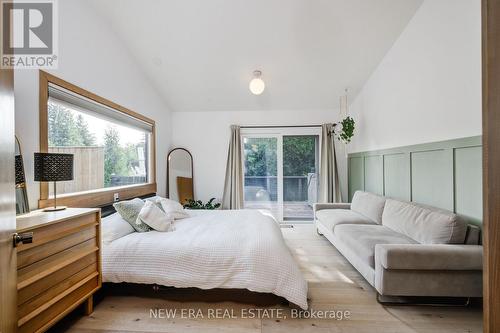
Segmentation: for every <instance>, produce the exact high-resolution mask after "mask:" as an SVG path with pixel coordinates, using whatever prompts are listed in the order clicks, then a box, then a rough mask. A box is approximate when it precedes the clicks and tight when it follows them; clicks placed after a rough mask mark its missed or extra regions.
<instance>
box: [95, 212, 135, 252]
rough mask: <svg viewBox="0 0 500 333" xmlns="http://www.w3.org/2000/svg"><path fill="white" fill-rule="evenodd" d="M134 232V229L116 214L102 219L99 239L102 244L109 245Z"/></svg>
mask: <svg viewBox="0 0 500 333" xmlns="http://www.w3.org/2000/svg"><path fill="white" fill-rule="evenodd" d="M134 231H135V230H134V228H133V227H132V226H131V225H130V224H129V223H128V222H127V221H125V220H124V219H123V217H121V215H120V214H118V213H114V214H112V215H109V216H106V217H103V218H102V221H101V239H102V242H103V243H104V244H109V243H111V242H112V241H114V240H116V239H118V238H121V237H123V236H127V235H128V234H131V233H133V232H134Z"/></svg>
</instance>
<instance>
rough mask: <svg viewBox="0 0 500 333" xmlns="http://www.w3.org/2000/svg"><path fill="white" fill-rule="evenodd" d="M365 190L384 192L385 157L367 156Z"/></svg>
mask: <svg viewBox="0 0 500 333" xmlns="http://www.w3.org/2000/svg"><path fill="white" fill-rule="evenodd" d="M365 190H366V191H368V192H372V193H377V194H380V195H382V194H383V193H384V157H383V156H381V155H374V156H366V157H365Z"/></svg>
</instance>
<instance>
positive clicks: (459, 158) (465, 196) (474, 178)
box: [455, 147, 483, 223]
mask: <svg viewBox="0 0 500 333" xmlns="http://www.w3.org/2000/svg"><path fill="white" fill-rule="evenodd" d="M481 162H482V149H481V147H467V148H457V149H455V207H456V212H457V213H458V214H461V215H463V216H466V217H467V218H468V219H469V220H471V221H473V222H475V223H481V220H482V218H483V210H482V205H483V188H482V172H481V171H482V168H481V166H482V163H481Z"/></svg>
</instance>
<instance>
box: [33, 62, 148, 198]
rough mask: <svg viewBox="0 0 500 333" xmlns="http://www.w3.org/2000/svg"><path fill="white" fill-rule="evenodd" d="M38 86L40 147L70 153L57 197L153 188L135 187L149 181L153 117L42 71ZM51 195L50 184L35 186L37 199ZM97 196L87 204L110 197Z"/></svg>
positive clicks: (146, 183) (145, 190)
mask: <svg viewBox="0 0 500 333" xmlns="http://www.w3.org/2000/svg"><path fill="white" fill-rule="evenodd" d="M42 86H45V87H42ZM42 89H44V96H46V99H45V101H44V102H43V105H41V115H43V116H42V117H41V122H42V121H44V122H46V124H45V126H42V124H41V127H40V128H41V141H42V142H43V143H44V144H42V142H41V145H40V147H41V151H44V150H45V151H48V152H54V153H69V154H73V155H74V180H72V181H67V182H60V183H58V186H57V194H58V195H62V198H63V200H64V198H65V197H71V196H74V195H79V196H81V195H84V194H85V193H89V195H93V194H95V193H96V192H102V191H108V192H109V191H113V192H114V193H116V192H118V193H120V191H119V190H117V189H126V188H134V195H141V194H148V193H151V192H155V191H156V189H155V188H154V189H152V188H151V186H147V187H146V188H145V189H144V192H148V193H142V192H141V191H139V193H138V192H137V187H140V186H143V185H144V186H145V185H148V184H154V182H155V179H154V121H152V120H149V119H147V118H145V117H143V116H140V115H138V114H135V113H134V112H132V111H129V110H127V109H125V108H123V107H120V106H118V105H116V104H114V103H112V102H109V101H107V100H105V99H103V98H100V97H98V96H95V95H93V94H91V93H89V92H87V91H84V90H83V89H80V88H78V87H75V86H73V85H71V84H69V83H66V82H64V81H62V80H59V79H57V78H55V77H53V76H51V75H49V74H47V73H43V72H42V74H41V90H40V92H41V93H42ZM45 89H46V90H45ZM45 94H46V95H45ZM44 128H45V131H43V129H44ZM45 137H46V138H45ZM44 145H45V147H46V148H44V147H43V146H44ZM41 186H42V185H41ZM126 192H127V191H125V193H124V195H125V196H127V193H126ZM114 193H113V194H114ZM52 196H53V192H52V187H50V188H49V187H47V186H46V184H45V188H42V187H41V201H42V202H43V201H44V200H49V199H50V198H51V197H52ZM120 196H121V195H120ZM121 197H123V196H121ZM80 199H81V198H80ZM102 200H103V202H92V205H99V204H107V203H110V202H112V200H110V199H109V196H108V197H106V198H103V199H102ZM89 205H90V204H89ZM42 206H43V204H42Z"/></svg>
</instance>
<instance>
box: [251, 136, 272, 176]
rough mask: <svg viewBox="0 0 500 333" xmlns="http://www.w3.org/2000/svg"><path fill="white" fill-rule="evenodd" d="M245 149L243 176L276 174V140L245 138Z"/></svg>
mask: <svg viewBox="0 0 500 333" xmlns="http://www.w3.org/2000/svg"><path fill="white" fill-rule="evenodd" d="M244 149H245V154H246V158H245V176H277V170H276V150H277V147H276V140H275V139H273V138H247V139H246V142H245V144H244Z"/></svg>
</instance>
